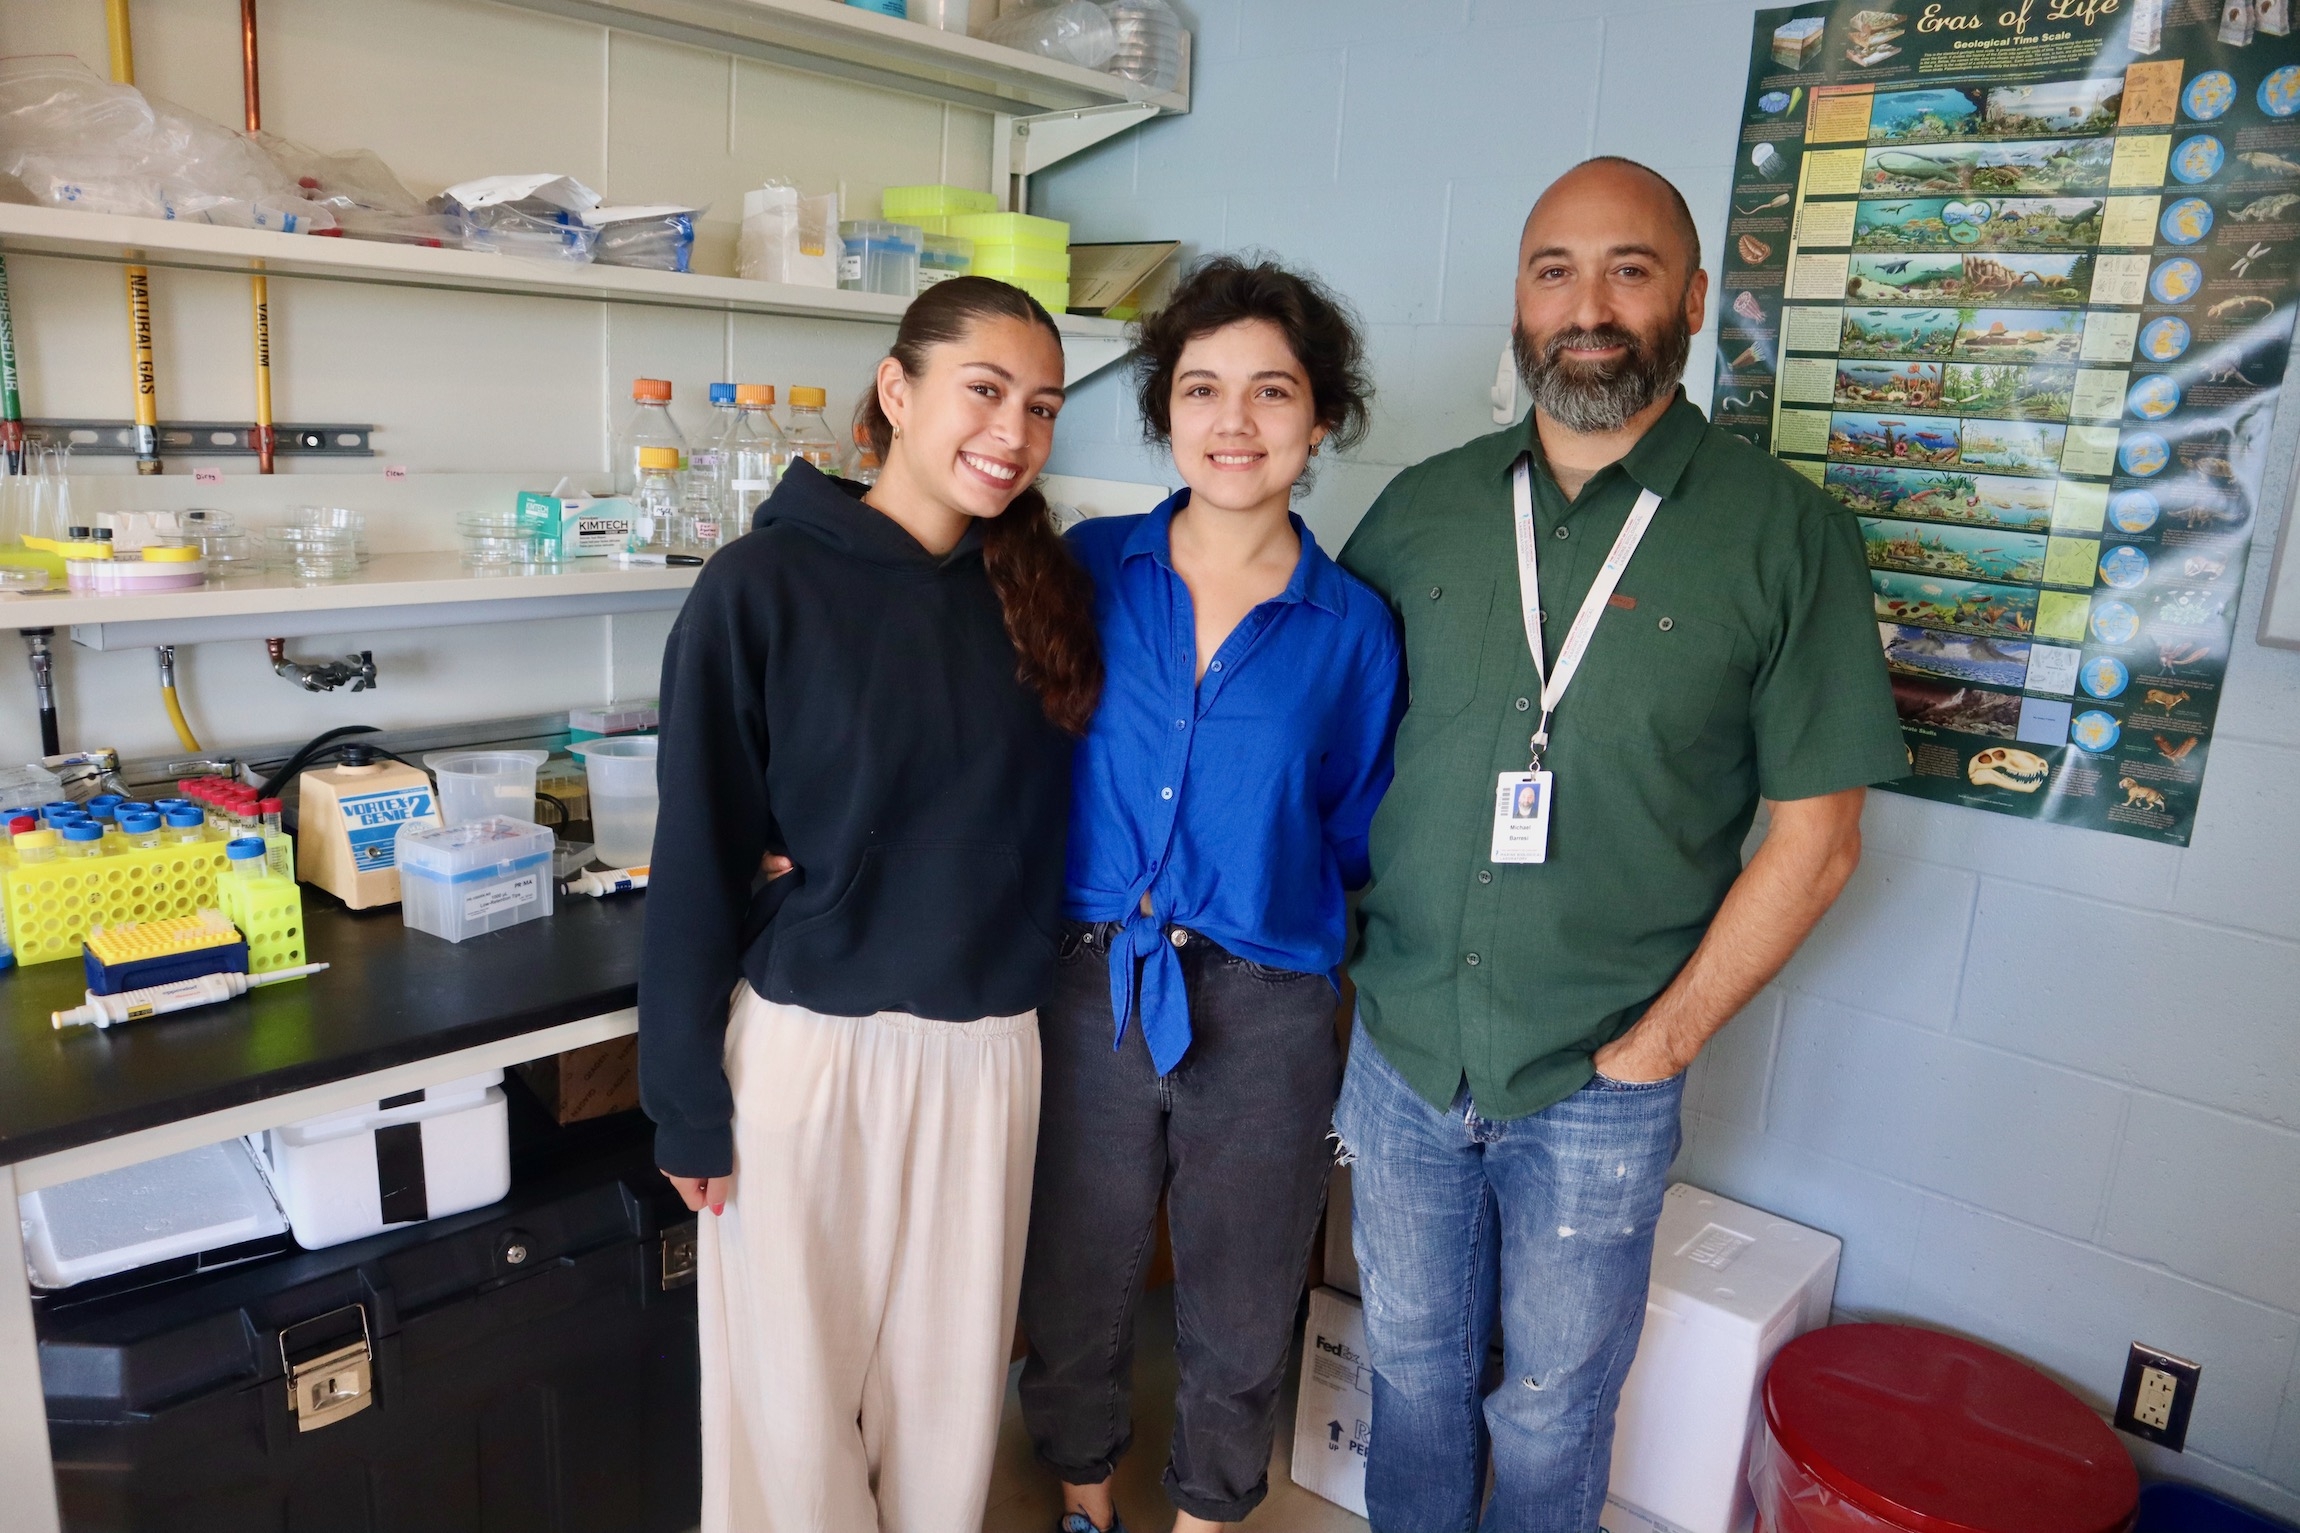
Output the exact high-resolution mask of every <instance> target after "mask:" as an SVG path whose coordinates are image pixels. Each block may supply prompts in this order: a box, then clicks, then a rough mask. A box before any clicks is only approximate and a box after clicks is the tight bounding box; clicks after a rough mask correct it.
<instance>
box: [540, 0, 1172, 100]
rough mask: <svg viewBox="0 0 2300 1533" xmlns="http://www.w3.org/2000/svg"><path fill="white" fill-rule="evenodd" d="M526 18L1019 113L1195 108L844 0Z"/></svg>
mask: <svg viewBox="0 0 2300 1533" xmlns="http://www.w3.org/2000/svg"><path fill="white" fill-rule="evenodd" d="M497 3H498V4H503V5H510V6H514V7H516V8H518V9H520V10H524V11H542V12H544V13H545V14H547V15H552V16H564V17H566V18H568V19H569V20H573V21H586V22H590V23H592V24H594V25H597V26H607V27H615V28H619V29H620V30H623V31H626V32H643V33H645V34H646V35H648V36H650V37H660V38H663V39H666V40H667V41H670V42H677V43H686V44H688V45H690V46H693V47H697V48H708V49H711V50H713V51H716V52H720V53H734V54H740V55H742V56H743V57H745V58H755V59H760V60H763V61H765V62H767V63H770V64H780V65H783V66H785V67H787V68H791V69H803V70H806V71H808V72H810V73H813V74H821V75H831V76H834V77H837V78H839V79H846V80H855V81H859V82H861V83H862V84H865V85H874V86H877V87H879V88H880V89H882V90H890V91H900V92H902V93H903V94H905V95H911V96H923V97H925V98H927V99H928V100H932V101H947V102H950V103H952V104H953V105H956V106H964V107H972V108H974V109H975V110H976V111H982V112H996V113H1005V114H1009V115H1020V114H1027V113H1031V112H1043V111H1066V110H1071V109H1074V108H1077V107H1090V106H1110V105H1114V104H1117V103H1121V102H1137V103H1140V104H1142V105H1145V106H1152V107H1156V108H1157V109H1158V110H1159V111H1161V112H1187V111H1189V110H1190V73H1189V67H1188V59H1189V55H1188V54H1187V52H1185V53H1184V55H1183V60H1184V66H1183V72H1182V82H1181V85H1180V86H1179V88H1177V89H1175V90H1172V91H1153V90H1150V89H1148V88H1146V87H1144V86H1140V85H1136V84H1135V83H1133V82H1132V81H1131V80H1123V79H1120V78H1119V77H1118V76H1116V75H1110V74H1104V73H1102V72H1101V71H1099V70H1094V69H1083V68H1080V67H1079V66H1078V65H1076V64H1067V63H1058V62H1056V61H1055V60H1053V59H1046V58H1040V57H1038V56H1037V55H1035V54H1029V53H1024V52H1022V51H1021V50H1020V49H1016V48H1005V47H1000V46H999V45H998V44H996V43H986V42H984V41H982V40H981V39H980V38H974V37H968V36H965V35H964V34H962V33H956V32H943V31H939V30H937V29H935V28H933V27H928V26H922V25H921V24H919V23H917V22H914V21H903V20H898V19H897V18H895V17H892V16H881V15H878V14H877V13H875V12H872V11H867V10H864V9H862V8H860V7H858V6H850V5H842V4H839V3H838V0H497Z"/></svg>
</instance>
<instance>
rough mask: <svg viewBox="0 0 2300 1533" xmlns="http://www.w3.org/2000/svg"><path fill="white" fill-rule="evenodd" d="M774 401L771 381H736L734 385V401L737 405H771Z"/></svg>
mask: <svg viewBox="0 0 2300 1533" xmlns="http://www.w3.org/2000/svg"><path fill="white" fill-rule="evenodd" d="M774 402H775V386H774V385H773V384H771V383H738V384H736V385H735V403H736V404H739V405H771V404H773V403H774Z"/></svg>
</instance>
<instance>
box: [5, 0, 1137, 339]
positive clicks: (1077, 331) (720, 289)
mask: <svg viewBox="0 0 2300 1533" xmlns="http://www.w3.org/2000/svg"><path fill="white" fill-rule="evenodd" d="M858 14H859V13H858ZM903 25H906V26H907V25H909V23H907V22H906V23H903ZM0 251H6V252H7V253H9V254H11V255H13V254H18V253H21V254H25V255H46V256H62V257H64V258H66V259H68V260H79V261H105V262H111V263H116V264H120V265H141V266H162V267H178V268H182V269H185V270H189V271H219V272H233V273H254V272H262V273H265V274H266V275H268V276H273V277H308V278H316V279H320V280H327V281H338V282H373V283H382V284H385V285H388V286H393V287H418V288H435V289H442V290H446V291H451V292H471V293H507V294H512V295H515V296H524V297H536V298H573V299H582V300H588V301H591V302H605V303H632V304H651V305H655V306H658V307H664V308H674V309H703V310H711V311H717V312H724V313H729V314H781V315H798V316H803V317H806V318H810V319H837V320H851V321H855V322H857V323H863V324H878V325H892V324H893V323H894V322H895V321H897V320H898V319H900V318H902V311H903V310H904V309H905V308H906V307H908V305H907V304H906V303H905V301H904V300H903V299H900V298H892V297H888V296H886V295H884V294H881V293H849V292H842V291H840V290H839V289H836V288H826V287H798V286H794V285H792V284H789V283H782V282H750V281H746V280H744V279H743V278H741V277H711V276H705V275H702V274H700V273H697V272H675V271H643V270H641V269H639V268H637V267H631V266H598V265H592V264H577V263H574V262H558V261H534V260H528V259H526V258H524V257H521V256H505V255H491V254H487V253H484V252H481V251H474V250H434V249H431V248H428V247H425V246H420V245H391V244H384V243H382V242H380V241H376V240H353V239H340V238H335V237H332V236H313V235H304V234H277V233H274V232H272V231H271V230H268V229H226V228H220V227H218V226H216V225H214V224H195V223H173V222H169V221H167V220H164V219H156V218H128V217H124V216H121V215H119V214H112V213H79V212H74V211H72V210H70V209H67V208H45V207H26V206H22V205H19V204H12V203H10V204H0ZM1054 322H1055V324H1056V326H1057V327H1058V328H1059V329H1060V330H1061V331H1062V339H1063V354H1064V358H1065V365H1064V372H1065V373H1066V375H1067V379H1066V381H1068V382H1072V383H1075V382H1076V381H1078V380H1079V379H1080V378H1083V377H1085V376H1087V375H1088V374H1090V373H1094V372H1098V371H1100V370H1101V369H1103V368H1105V367H1108V366H1109V365H1110V364H1111V363H1113V362H1116V361H1117V360H1118V359H1119V358H1121V357H1123V356H1124V355H1125V354H1126V327H1125V326H1124V325H1122V324H1120V323H1118V322H1117V321H1116V320H1108V319H1095V318H1092V317H1090V316H1088V315H1083V314H1058V315H1056V316H1055V317H1054Z"/></svg>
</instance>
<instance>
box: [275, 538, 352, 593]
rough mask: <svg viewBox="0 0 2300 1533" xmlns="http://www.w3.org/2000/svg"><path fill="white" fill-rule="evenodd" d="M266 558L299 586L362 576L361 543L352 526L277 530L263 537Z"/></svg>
mask: <svg viewBox="0 0 2300 1533" xmlns="http://www.w3.org/2000/svg"><path fill="white" fill-rule="evenodd" d="M264 555H265V562H266V563H268V564H269V565H270V566H271V567H272V568H273V569H275V570H278V571H280V572H282V573H284V574H287V575H290V576H292V577H293V578H294V579H295V581H296V582H297V583H298V584H299V585H308V584H316V583H318V582H321V581H329V580H350V579H352V578H353V577H355V576H356V575H358V574H359V544H358V541H357V539H356V538H355V537H354V535H353V533H352V530H351V529H350V528H349V527H306V526H302V525H297V526H291V527H274V528H271V529H270V530H269V531H267V532H266V533H265V534H264Z"/></svg>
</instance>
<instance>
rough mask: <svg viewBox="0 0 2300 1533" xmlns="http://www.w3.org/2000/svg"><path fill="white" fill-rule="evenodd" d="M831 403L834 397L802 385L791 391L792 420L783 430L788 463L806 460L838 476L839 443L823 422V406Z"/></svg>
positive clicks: (826, 422)
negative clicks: (831, 397)
mask: <svg viewBox="0 0 2300 1533" xmlns="http://www.w3.org/2000/svg"><path fill="white" fill-rule="evenodd" d="M829 402H830V396H829V395H827V394H825V393H824V392H823V391H822V390H821V389H814V388H808V387H806V386H805V385H803V384H802V385H800V386H799V387H797V388H794V389H792V390H791V420H790V424H789V425H788V426H786V427H784V428H783V439H784V441H785V442H786V443H787V444H788V445H787V447H786V449H785V454H784V461H785V463H789V462H790V461H792V460H795V459H798V458H804V459H806V460H807V461H808V462H809V463H812V464H813V465H814V466H815V467H816V468H818V469H820V470H822V471H823V472H824V473H826V474H835V473H837V472H838V461H839V439H838V437H837V436H836V435H834V434H833V433H832V431H831V427H830V422H828V421H826V420H824V419H823V406H824V405H826V404H828V403H829Z"/></svg>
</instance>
